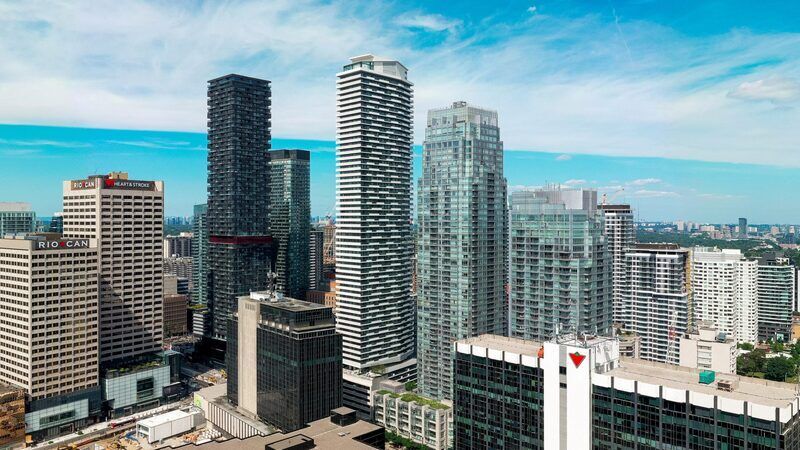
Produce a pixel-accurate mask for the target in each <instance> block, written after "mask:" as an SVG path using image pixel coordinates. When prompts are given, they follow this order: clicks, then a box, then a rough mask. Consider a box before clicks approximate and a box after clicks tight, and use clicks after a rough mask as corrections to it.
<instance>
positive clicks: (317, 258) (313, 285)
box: [308, 228, 325, 291]
mask: <svg viewBox="0 0 800 450" xmlns="http://www.w3.org/2000/svg"><path fill="white" fill-rule="evenodd" d="M324 240H325V231H323V230H322V229H321V228H312V229H311V230H309V232H308V289H309V290H314V291H315V290H320V289H322V288H324V287H325V286H324V285H323V282H322V280H323V279H324V278H323V276H324V273H325V272H324V270H323V267H322V253H323V246H324V244H325V242H324Z"/></svg>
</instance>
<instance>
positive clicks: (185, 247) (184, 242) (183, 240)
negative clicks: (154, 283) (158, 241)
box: [164, 232, 194, 259]
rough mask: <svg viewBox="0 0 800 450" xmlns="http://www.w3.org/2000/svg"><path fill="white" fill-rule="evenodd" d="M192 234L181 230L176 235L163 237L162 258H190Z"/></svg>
mask: <svg viewBox="0 0 800 450" xmlns="http://www.w3.org/2000/svg"><path fill="white" fill-rule="evenodd" d="M193 240H194V234H192V233H189V232H183V233H181V234H179V235H177V236H167V237H165V238H164V258H165V259H166V258H186V257H189V258H191V257H192V256H193V253H192V248H193V247H194V245H193Z"/></svg>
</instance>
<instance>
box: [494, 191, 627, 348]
mask: <svg viewBox="0 0 800 450" xmlns="http://www.w3.org/2000/svg"><path fill="white" fill-rule="evenodd" d="M510 203H511V231H510V237H509V241H510V252H511V254H510V266H509V267H510V274H509V275H510V276H509V280H510V281H509V288H510V291H511V295H510V318H509V323H510V334H511V335H512V336H514V337H520V338H525V339H541V340H546V339H549V338H551V337H552V336H554V335H555V334H556V333H557V332H560V333H567V332H578V333H581V334H589V335H608V334H610V333H611V318H612V317H611V316H612V306H611V297H612V292H611V279H612V264H611V258H610V256H609V254H608V252H607V251H606V242H605V237H604V236H603V232H604V230H603V216H602V214H600V213H599V212H598V211H597V191H595V190H586V189H559V188H547V189H540V190H535V191H517V192H514V193H512V194H511V202H510ZM557 330H558V331H557Z"/></svg>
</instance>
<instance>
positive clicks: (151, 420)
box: [137, 409, 191, 428]
mask: <svg viewBox="0 0 800 450" xmlns="http://www.w3.org/2000/svg"><path fill="white" fill-rule="evenodd" d="M189 416H191V414H189V413H188V412H186V411H181V410H179V409H177V410H175V411H169V412H166V413H164V414H159V415H157V416H153V417H148V418H146V419H142V420H140V421H138V422H137V424H141V425H144V426H146V427H147V428H153V427H156V426H158V425H162V424H165V423H169V422H172V421H174V420H178V419H183V418H185V417H189Z"/></svg>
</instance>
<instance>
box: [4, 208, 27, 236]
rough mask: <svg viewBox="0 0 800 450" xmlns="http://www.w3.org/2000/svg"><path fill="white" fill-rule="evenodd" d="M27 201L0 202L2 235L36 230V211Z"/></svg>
mask: <svg viewBox="0 0 800 450" xmlns="http://www.w3.org/2000/svg"><path fill="white" fill-rule="evenodd" d="M30 209H31V208H30V205H28V204H27V203H0V237H3V236H5V235H6V234H16V233H33V232H34V231H36V213H35V212H33V211H31V210H30Z"/></svg>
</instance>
